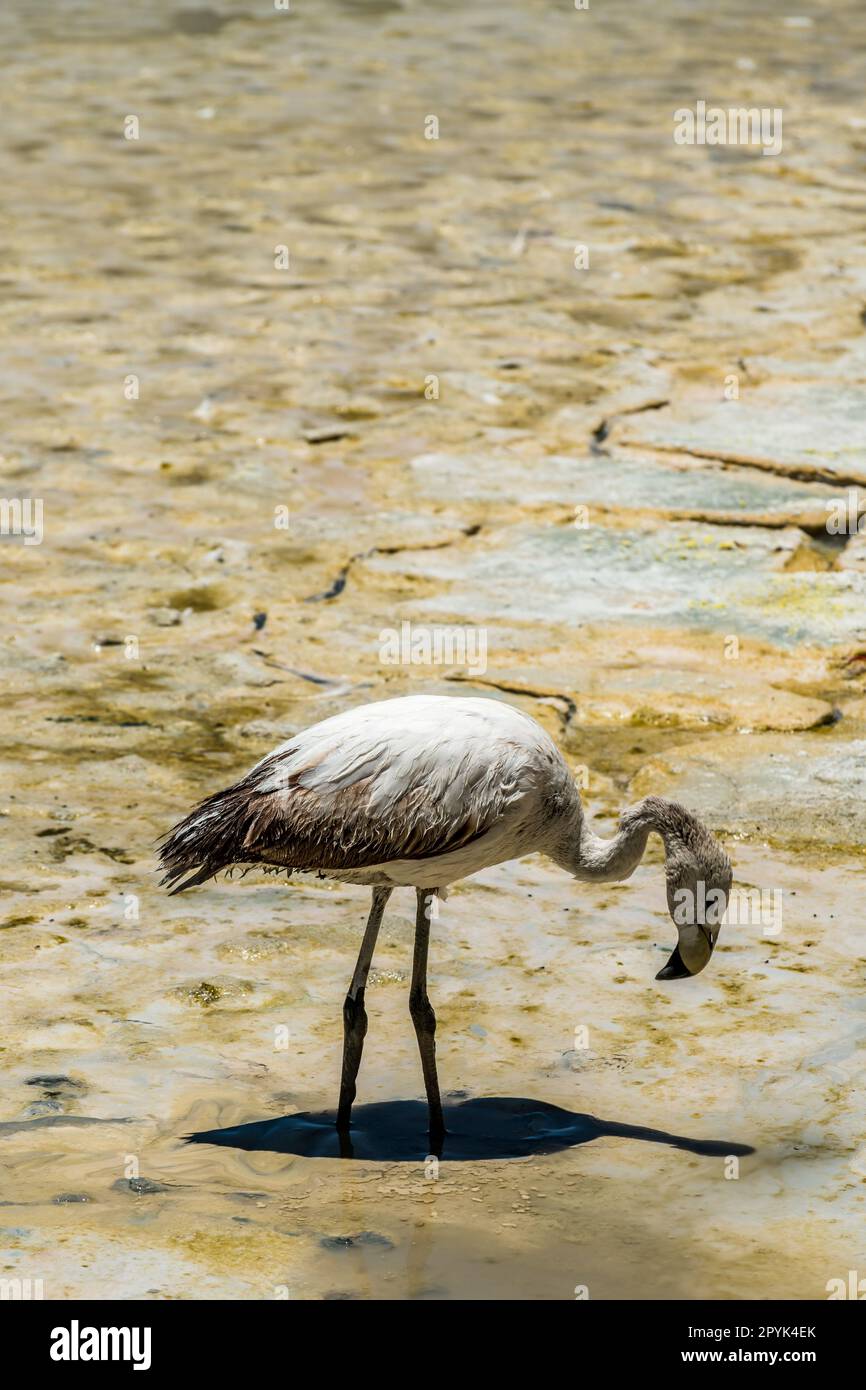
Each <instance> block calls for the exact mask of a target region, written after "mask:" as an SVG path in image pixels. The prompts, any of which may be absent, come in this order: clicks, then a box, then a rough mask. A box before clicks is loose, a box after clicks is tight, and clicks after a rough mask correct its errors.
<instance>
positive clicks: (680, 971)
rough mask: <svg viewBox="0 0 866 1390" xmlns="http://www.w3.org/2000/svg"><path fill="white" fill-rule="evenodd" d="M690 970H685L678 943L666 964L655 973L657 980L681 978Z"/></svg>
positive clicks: (688, 973) (689, 973)
mask: <svg viewBox="0 0 866 1390" xmlns="http://www.w3.org/2000/svg"><path fill="white" fill-rule="evenodd" d="M691 973H692V972H691V970H687V969H686V966H685V962H684V961H683V958H682V956H681V955H680V948H679V943H677V945H676V946H675V947H674V949H673V951H672V952H671V955H670V959H669V960H668V963H667V965H663V966H662V968H661V970H660V971H659V973H658V974H657V975H656V979H657V980H683V979H685V977H686V976H687V975H691Z"/></svg>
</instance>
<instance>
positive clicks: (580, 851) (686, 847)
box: [159, 695, 732, 1138]
mask: <svg viewBox="0 0 866 1390" xmlns="http://www.w3.org/2000/svg"><path fill="white" fill-rule="evenodd" d="M653 831H654V832H656V833H657V834H658V835H660V836H661V838H662V841H663V844H664V850H665V875H666V880H667V900H668V908H669V911H670V913H671V916H672V918H673V920H674V923H675V925H676V926H677V933H678V939H677V944H676V945H675V947H674V949H673V951H672V953H671V956H670V958H669V960H668V961H667V964H666V965H664V966H663V968H662V969H661V970H660V971H659V972H658V974H657V975H656V979H657V980H676V979H682V978H685V977H687V976H691V975H697V974H698V973H699V971H701V970H703V968H704V966H705V965H706V964H707V962H708V961H709V959H710V956H711V955H712V953H713V950H714V947H715V944H716V940H717V937H718V933H719V928H720V925H721V921H722V917H723V915H724V911H725V909H726V907H727V901H728V895H729V892H730V888H731V881H732V873H731V864H730V860H729V859H728V857H727V855H726V854H725V852H724V850H723V849H722V848H721V846H720V845H719V843H718V842H717V841H716V840H715V839H714V837H713V836H712V835H711V834H710V832H709V831H708V830H707V829H706V827H705V826H704V825H703V824H702V823H701V821H700V820H699V819H698V818H697V817H696V816H695V815H693V814H692V813H691V812H690V811H687V810H686V809H685V807H683V806H681V805H679V804H678V803H677V802H675V801H667V800H664V799H663V798H662V797H658V796H647V797H645V798H644V799H643V800H642V801H639V802H638V803H637V804H636V805H634V806H630V807H629V808H628V809H627V810H625V811H624V812H623V814H622V816H621V817H620V821H619V828H618V831H617V834H616V835H615V836H614V837H613V839H610V840H604V839H601V838H599V837H598V836H597V835H595V834H594V833H593V832H592V830H591V829H590V827H589V826H588V824H587V822H586V819H585V817H584V813H583V808H582V806H581V800H580V793H579V791H578V789H577V786H576V785H575V782H574V779H573V777H572V775H571V772H570V771H569V768H568V765H567V764H566V762H565V759H564V758H563V757H562V754H561V753H560V752H559V749H558V748H557V747H556V744H555V743H554V741H553V739H552V738H550V736H549V735H548V734H547V733H546V732H545V730H544V729H542V728H541V726H540V725H539V724H538V723H537V722H536V721H535V720H534V719H532V718H530V716H529V715H527V714H524V713H523V712H522V711H520V710H517V709H515V708H513V707H512V706H511V705H508V704H506V703H505V702H503V701H500V700H497V699H494V698H483V697H481V698H474V697H473V698H458V697H449V696H436V695H409V696H404V697H402V698H399V699H391V700H381V701H376V702H374V703H372V704H365V705H361V706H359V707H357V708H355V709H350V710H346V711H345V712H344V713H342V714H337V715H334V716H333V717H332V718H330V719H325V720H322V722H321V723H318V724H314V725H313V726H312V727H311V728H308V729H305V730H303V731H302V732H301V733H298V734H296V735H294V736H293V737H292V738H290V739H288V740H287V741H286V742H285V743H283V744H281V745H280V746H279V747H278V748H275V749H274V750H273V751H272V752H271V753H268V754H267V756H266V757H264V758H262V759H261V761H260V762H258V763H256V765H255V767H254V768H252V770H251V771H250V772H248V773H247V774H246V776H245V777H242V778H241V779H240V781H238V782H235V783H233V785H232V786H230V787H226V788H225V789H224V790H223V791H218V792H216V793H215V794H214V795H213V796H209V797H208V798H207V799H206V800H205V801H203V802H201V804H200V805H198V806H196V807H195V808H194V810H192V811H191V812H190V814H189V815H187V816H186V818H185V819H184V820H182V821H180V823H179V824H178V825H176V826H175V827H174V829H173V830H171V831H170V832H169V833H168V835H167V836H166V837H165V838H164V840H163V842H162V844H161V846H160V849H159V857H160V861H161V866H162V868H163V869H164V871H165V873H164V877H163V879H162V882H163V884H165V885H169V886H171V891H172V893H181V892H183V891H184V890H185V889H188V888H193V887H195V886H196V885H198V884H201V883H203V882H205V880H206V879H208V878H211V877H213V876H214V875H216V874H217V873H219V872H220V871H221V870H223V869H228V868H231V867H232V866H234V865H240V864H242V865H253V864H257V865H262V866H265V867H268V868H271V869H274V866H277V867H278V869H285V870H287V871H288V872H289V873H292V872H307V873H310V872H313V873H316V874H318V875H319V876H320V877H327V878H330V879H336V880H339V881H340V882H344V883H361V884H366V885H368V886H369V887H370V888H371V889H372V904H371V907H370V914H369V917H368V919H367V926H366V929H365V931H364V936H363V939H362V941H361V948H360V951H359V953H358V959H357V963H356V965H355V970H354V974H353V975H352V979H351V982H350V984H349V990H348V993H347V995H346V999H345V1003H344V1005H343V1065H342V1075H341V1081H340V1098H339V1104H338V1108H337V1129H338V1130H339V1131H340V1132H341V1134H346V1133H347V1132H348V1130H349V1127H350V1121H351V1112H352V1105H353V1102H354V1100H355V1095H356V1081H357V1076H358V1070H359V1067H360V1065H361V1054H362V1050H363V1046H364V1038H365V1036H366V1033H367V1014H366V1012H365V1008H364V993H365V989H366V984H367V976H368V974H369V971H370V966H371V963H372V960H373V952H374V950H375V946H376V938H377V936H378V933H379V928H380V926H381V923H382V916H383V913H384V911H385V905H386V903H387V902H388V899H389V898H390V896H391V893H392V892H393V890H394V888H396V887H401V886H405V887H412V888H414V889H415V892H416V898H417V904H416V917H415V948H414V955H413V961H412V982H411V986H410V990H409V1011H410V1014H411V1017H412V1021H413V1024H414V1026H415V1033H416V1035H417V1040H418V1049H419V1052H420V1055H421V1069H422V1072H423V1076H424V1086H425V1090H426V1093H427V1106H428V1117H429V1128H430V1136H431V1138H441V1136H442V1135H443V1134H444V1133H445V1127H444V1122H443V1115H442V1101H441V1098H440V1093H439V1080H438V1076H437V1071H436V1044H435V1032H436V1015H435V1013H434V1012H433V1008H432V1005H431V1003H430V1000H429V998H428V996H427V955H428V947H429V941H430V917H431V909H432V903H433V899H434V898H435V897H444V895H445V890H446V889H447V887H448V885H449V884H451V883H454V882H455V881H456V880H457V879H461V878H465V877H466V876H467V875H468V874H474V873H477V872H478V871H479V870H480V869H485V868H489V867H490V866H491V865H493V864H501V863H503V862H505V861H506V860H509V859H514V858H517V857H519V856H521V855H525V854H532V853H536V852H541V853H544V854H546V855H547V856H548V857H549V858H551V859H552V860H553V861H554V863H555V864H557V865H559V866H560V867H561V868H563V869H565V870H566V871H567V872H568V873H570V874H572V875H573V876H574V878H576V879H579V880H582V881H584V882H590V883H609V882H614V881H619V880H622V879H626V878H628V877H630V875H631V874H632V873H633V872H634V870H635V869H636V868H637V866H638V864H639V863H640V861H641V859H642V857H643V854H644V850H645V848H646V843H647V839H648V837H649V835H650V833H651V832H653ZM187 874H188V875H189V877H186V878H184V875H187ZM179 880H183V881H182V882H179Z"/></svg>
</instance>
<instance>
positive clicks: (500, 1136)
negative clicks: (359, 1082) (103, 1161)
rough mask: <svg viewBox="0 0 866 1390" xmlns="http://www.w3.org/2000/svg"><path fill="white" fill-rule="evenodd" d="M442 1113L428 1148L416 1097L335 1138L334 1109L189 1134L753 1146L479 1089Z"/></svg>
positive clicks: (403, 1144)
mask: <svg viewBox="0 0 866 1390" xmlns="http://www.w3.org/2000/svg"><path fill="white" fill-rule="evenodd" d="M444 1112H445V1125H446V1128H447V1131H448V1132H447V1134H446V1135H445V1137H444V1139H442V1140H441V1141H438V1142H437V1144H436V1145H435V1146H434V1147H433V1148H432V1149H431V1145H430V1138H429V1135H428V1133H427V1106H426V1104H425V1103H424V1102H422V1101H418V1100H389V1101H383V1102H381V1103H379V1104H376V1105H358V1106H355V1108H354V1110H353V1111H352V1128H351V1131H350V1134H349V1135H348V1136H342V1137H341V1136H340V1135H339V1134H338V1133H337V1129H336V1123H335V1121H336V1111H334V1110H321V1111H317V1112H316V1113H315V1114H311V1113H308V1112H304V1113H302V1114H298V1115H284V1116H282V1117H281V1118H280V1119H277V1120H256V1121H254V1122H253V1123H252V1124H246V1125H231V1126H229V1127H228V1128H226V1129H210V1130H202V1131H201V1132H200V1133H198V1134H191V1135H189V1136H188V1137H189V1142H190V1143H193V1144H222V1145H225V1146H227V1147H229V1148H235V1149H259V1150H269V1151H270V1152H273V1153H289V1154H303V1155H304V1156H305V1157H306V1158H366V1159H372V1160H374V1161H379V1162H382V1161H387V1162H396V1163H400V1162H404V1163H409V1162H417V1161H419V1160H421V1161H423V1160H424V1159H425V1158H426V1157H428V1155H430V1154H431V1152H432V1153H434V1154H435V1155H436V1156H437V1157H440V1158H444V1159H450V1160H451V1161H453V1162H462V1161H464V1160H472V1161H478V1160H479V1159H501V1158H527V1157H529V1156H530V1155H531V1154H548V1153H555V1152H556V1151H557V1150H558V1149H569V1148H571V1147H572V1146H573V1145H575V1144H587V1143H589V1142H590V1140H592V1139H602V1138H605V1137H612V1138H617V1139H643V1140H647V1141H649V1142H650V1143H654V1144H670V1145H671V1147H672V1148H675V1149H686V1150H687V1151H688V1152H689V1153H694V1154H706V1155H711V1156H716V1157H718V1156H727V1155H729V1154H735V1155H739V1156H742V1155H743V1154H749V1153H753V1152H754V1150H753V1149H752V1148H750V1147H749V1145H748V1144H732V1143H729V1142H727V1141H726V1140H721V1139H686V1138H684V1137H683V1136H682V1135H680V1134H668V1133H666V1132H665V1131H664V1130H661V1129H647V1128H645V1127H644V1126H642V1125H626V1124H618V1123H617V1122H615V1121H608V1120H597V1119H596V1118H595V1117H594V1116H593V1115H581V1114H578V1113H575V1112H573V1111H571V1110H563V1109H561V1108H560V1107H559V1106H558V1105H547V1104H545V1103H544V1101H539V1100H525V1099H522V1098H519V1097H503V1098H499V1097H495V1096H481V1097H479V1098H478V1099H475V1100H466V1101H462V1102H460V1103H459V1104H453V1103H452V1104H450V1105H449V1104H447V1102H446V1104H445V1106H444Z"/></svg>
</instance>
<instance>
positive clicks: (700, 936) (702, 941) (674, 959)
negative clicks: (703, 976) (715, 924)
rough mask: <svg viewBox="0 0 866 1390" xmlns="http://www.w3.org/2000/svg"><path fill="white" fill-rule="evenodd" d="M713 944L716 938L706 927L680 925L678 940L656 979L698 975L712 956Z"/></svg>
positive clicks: (681, 978) (680, 978)
mask: <svg viewBox="0 0 866 1390" xmlns="http://www.w3.org/2000/svg"><path fill="white" fill-rule="evenodd" d="M715 945H716V938H715V936H714V934H713V933H712V931H711V930H710V929H709V928H708V927H704V926H694V925H690V926H686V927H680V928H679V940H678V942H677V944H676V946H675V947H674V949H673V951H672V952H671V955H670V958H669V960H668V963H667V965H664V966H662V968H661V970H660V971H659V973H658V974H657V975H656V979H657V980H685V979H687V978H688V976H690V975H700V973H701V971H702V970H703V968H704V966H705V965H706V964H707V963H708V961H709V959H710V957H711V956H712V954H713V950H714V948H715ZM681 948H682V949H681Z"/></svg>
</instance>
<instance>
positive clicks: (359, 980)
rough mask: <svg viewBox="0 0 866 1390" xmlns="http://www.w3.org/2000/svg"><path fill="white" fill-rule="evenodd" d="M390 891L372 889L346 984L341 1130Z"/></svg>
mask: <svg viewBox="0 0 866 1390" xmlns="http://www.w3.org/2000/svg"><path fill="white" fill-rule="evenodd" d="M393 891H394V890H393V888H374V889H373V903H372V906H371V908H370V916H369V917H368V918H367V928H366V931H365V932H364V939H363V941H362V942H361V949H360V951H359V952H358V961H357V964H356V965H355V973H354V975H353V976H352V983H351V984H350V985H349V993H348V994H347V995H346V1001H345V1003H344V1004H343V1073H342V1076H341V1079H340V1103H339V1106H338V1109H337V1129H339V1130H341V1131H345V1130H348V1128H349V1121H350V1119H351V1115H352V1103H353V1101H354V1099H355V1081H356V1078H357V1076H358V1068H359V1067H360V1065H361V1053H362V1052H363V1050H364V1038H365V1037H366V1035H367V1014H366V1011H365V1009H364V990H365V989H366V986H367V976H368V975H369V973H370V965H371V963H372V960H373V952H374V950H375V949H376V938H377V936H378V935H379V928H380V926H381V925H382V914H383V913H384V911H385V904H386V903H387V901H388V899H389V898H390V896H391V894H392V892H393Z"/></svg>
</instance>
